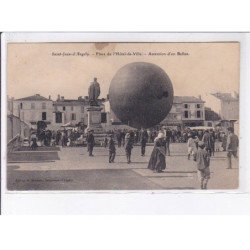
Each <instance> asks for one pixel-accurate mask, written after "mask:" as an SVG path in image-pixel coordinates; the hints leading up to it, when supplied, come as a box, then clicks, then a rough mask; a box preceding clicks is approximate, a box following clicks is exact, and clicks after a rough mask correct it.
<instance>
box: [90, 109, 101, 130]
mask: <svg viewBox="0 0 250 250" xmlns="http://www.w3.org/2000/svg"><path fill="white" fill-rule="evenodd" d="M101 110H102V108H101V107H99V106H89V107H88V108H87V112H88V127H87V129H90V130H94V134H100V133H103V127H102V125H101Z"/></svg>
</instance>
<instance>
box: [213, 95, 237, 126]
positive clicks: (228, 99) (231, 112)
mask: <svg viewBox="0 0 250 250" xmlns="http://www.w3.org/2000/svg"><path fill="white" fill-rule="evenodd" d="M211 101H212V102H216V103H217V106H218V107H219V108H218V113H219V115H220V117H221V119H222V120H228V121H234V120H235V121H236V120H239V94H238V93H237V92H234V94H231V93H221V92H217V93H212V94H211Z"/></svg>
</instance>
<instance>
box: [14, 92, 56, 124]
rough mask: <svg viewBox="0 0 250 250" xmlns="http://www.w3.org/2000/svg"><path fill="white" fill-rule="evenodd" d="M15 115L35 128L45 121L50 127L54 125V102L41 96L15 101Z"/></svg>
mask: <svg viewBox="0 0 250 250" xmlns="http://www.w3.org/2000/svg"><path fill="white" fill-rule="evenodd" d="M13 115H14V116H16V117H19V118H20V119H21V121H24V122H25V123H27V124H29V125H31V126H35V125H36V123H37V121H44V122H45V123H46V124H47V126H48V127H50V126H51V125H52V123H53V101H52V100H51V99H48V98H45V97H43V96H40V95H39V94H36V95H33V96H29V97H25V98H20V99H16V100H13Z"/></svg>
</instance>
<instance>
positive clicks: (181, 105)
mask: <svg viewBox="0 0 250 250" xmlns="http://www.w3.org/2000/svg"><path fill="white" fill-rule="evenodd" d="M204 121H205V102H204V101H203V100H202V99H201V98H200V97H199V98H197V97H194V96H174V101H173V105H172V109H171V110H170V112H169V114H168V115H167V117H166V118H165V119H164V120H163V121H162V122H161V125H166V126H179V127H194V126H203V125H204Z"/></svg>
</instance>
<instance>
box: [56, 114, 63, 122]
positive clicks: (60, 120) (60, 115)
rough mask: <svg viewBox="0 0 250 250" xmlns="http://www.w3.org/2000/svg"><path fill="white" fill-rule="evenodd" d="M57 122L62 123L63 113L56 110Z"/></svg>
mask: <svg viewBox="0 0 250 250" xmlns="http://www.w3.org/2000/svg"><path fill="white" fill-rule="evenodd" d="M56 123H62V113H61V112H56Z"/></svg>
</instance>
